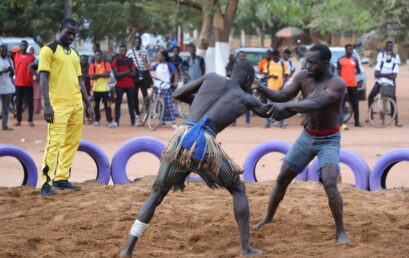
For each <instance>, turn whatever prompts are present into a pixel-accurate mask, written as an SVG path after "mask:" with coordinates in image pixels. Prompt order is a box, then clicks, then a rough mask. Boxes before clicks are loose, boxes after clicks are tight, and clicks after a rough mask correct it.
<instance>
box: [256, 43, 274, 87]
mask: <svg viewBox="0 0 409 258" xmlns="http://www.w3.org/2000/svg"><path fill="white" fill-rule="evenodd" d="M271 53H272V51H271V50H270V49H268V50H267V51H266V57H265V58H263V59H261V61H260V63H258V71H259V73H260V74H263V75H267V74H268V69H267V64H269V63H270V61H271ZM262 81H263V82H265V83H266V82H267V80H265V79H264V78H263V79H262Z"/></svg>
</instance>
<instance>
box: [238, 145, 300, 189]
mask: <svg viewBox="0 0 409 258" xmlns="http://www.w3.org/2000/svg"><path fill="white" fill-rule="evenodd" d="M290 147H291V144H289V143H286V142H282V141H267V142H263V143H261V144H259V145H257V146H256V147H255V148H254V149H253V150H252V151H250V153H249V154H248V155H247V158H246V160H245V161H244V172H243V179H244V180H245V181H249V182H257V177H256V165H257V162H258V161H259V160H260V159H261V158H262V157H263V156H264V155H266V154H268V153H270V152H280V153H282V154H286V153H287V152H288V150H289V149H290ZM307 175H308V169H307V168H305V169H304V171H303V172H302V173H300V174H299V175H298V176H297V177H296V180H298V181H306V180H307Z"/></svg>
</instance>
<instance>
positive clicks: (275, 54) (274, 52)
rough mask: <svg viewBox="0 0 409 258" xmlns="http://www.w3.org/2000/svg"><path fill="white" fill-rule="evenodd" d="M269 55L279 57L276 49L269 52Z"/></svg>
mask: <svg viewBox="0 0 409 258" xmlns="http://www.w3.org/2000/svg"><path fill="white" fill-rule="evenodd" d="M271 55H272V56H279V55H280V51H278V50H277V49H274V50H273V51H272V52H271Z"/></svg>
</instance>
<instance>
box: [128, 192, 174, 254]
mask: <svg viewBox="0 0 409 258" xmlns="http://www.w3.org/2000/svg"><path fill="white" fill-rule="evenodd" d="M167 194H168V191H152V193H151V195H150V196H149V197H148V200H146V202H145V203H144V204H143V205H142V207H141V208H140V210H139V213H138V215H137V220H139V221H140V222H142V223H145V224H148V223H149V222H150V221H151V219H152V217H153V215H154V213H155V209H156V207H158V206H159V205H160V204H161V202H162V201H163V199H164V198H165V196H166V195H167ZM137 241H138V237H136V236H133V235H131V236H129V239H128V242H127V243H126V245H125V247H124V248H123V249H122V251H121V254H120V257H132V253H133V250H134V248H135V244H136V242H137Z"/></svg>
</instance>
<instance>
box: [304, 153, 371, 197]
mask: <svg viewBox="0 0 409 258" xmlns="http://www.w3.org/2000/svg"><path fill="white" fill-rule="evenodd" d="M339 160H340V162H341V163H344V164H346V165H347V166H348V167H349V168H351V170H352V172H353V173H354V176H355V188H359V189H362V190H368V189H369V173H370V169H369V166H368V164H367V163H366V162H365V160H364V159H363V158H362V157H361V156H359V155H358V154H357V153H355V152H353V151H350V150H347V149H341V151H340V155H339ZM319 169H320V163H319V161H318V158H315V159H314V160H313V162H312V164H311V165H310V167H309V169H308V172H309V173H308V180H309V181H313V182H319V173H318V171H319Z"/></svg>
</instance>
